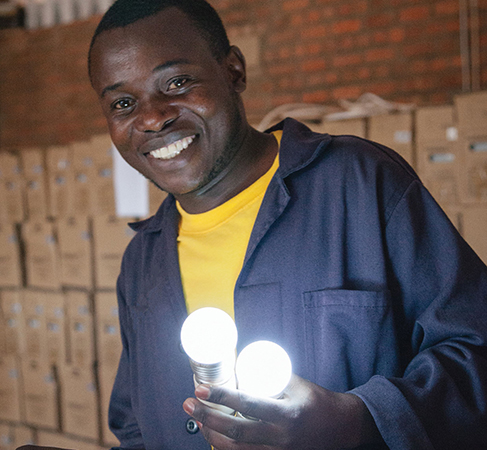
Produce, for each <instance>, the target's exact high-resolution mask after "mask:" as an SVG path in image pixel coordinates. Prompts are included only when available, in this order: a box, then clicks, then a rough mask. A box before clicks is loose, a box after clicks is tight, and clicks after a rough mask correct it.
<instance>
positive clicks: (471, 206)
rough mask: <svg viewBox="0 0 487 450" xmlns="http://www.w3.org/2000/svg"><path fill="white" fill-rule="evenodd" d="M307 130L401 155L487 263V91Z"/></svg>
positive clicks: (316, 126) (321, 124) (312, 124)
mask: <svg viewBox="0 0 487 450" xmlns="http://www.w3.org/2000/svg"><path fill="white" fill-rule="evenodd" d="M308 125H309V126H310V127H311V128H312V129H314V130H315V131H319V132H326V133H329V134H332V135H337V134H351V135H355V136H360V137H365V138H368V139H370V140H372V141H376V142H379V143H381V144H383V145H386V146H388V147H390V148H392V149H394V150H395V151H397V152H398V153H399V154H400V155H401V156H402V157H403V158H404V159H405V160H406V161H407V162H408V163H409V164H410V165H411V166H412V167H413V168H414V169H415V170H416V172H417V173H418V175H419V176H420V178H421V180H422V181H423V183H424V185H425V186H426V187H427V189H428V190H429V191H430V193H431V194H432V195H433V197H434V198H435V199H436V201H437V202H438V203H439V204H440V206H441V207H442V208H443V210H444V211H445V212H446V214H447V215H448V217H449V218H450V220H451V221H452V223H453V224H454V225H455V226H456V227H457V229H458V230H459V231H460V233H461V234H462V236H463V237H464V238H465V240H466V241H467V242H468V243H469V244H470V245H471V247H472V248H473V249H474V250H475V251H476V253H477V254H478V255H479V256H480V257H481V259H482V260H483V261H484V262H486V263H487V91H486V92H476V93H470V94H462V95H458V96H456V97H455V99H454V102H453V104H452V105H441V106H431V107H420V108H416V109H414V110H412V111H410V112H405V111H399V112H395V113H388V114H380V115H372V116H370V117H362V118H353V119H347V120H339V121H330V120H327V118H326V117H325V118H324V120H323V121H322V122H321V123H319V124H316V123H311V124H308Z"/></svg>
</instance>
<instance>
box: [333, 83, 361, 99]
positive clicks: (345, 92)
mask: <svg viewBox="0 0 487 450" xmlns="http://www.w3.org/2000/svg"><path fill="white" fill-rule="evenodd" d="M360 94H362V89H361V88H360V87H359V86H344V87H340V88H336V89H333V91H332V97H333V98H334V99H337V100H338V99H356V98H358V97H360Z"/></svg>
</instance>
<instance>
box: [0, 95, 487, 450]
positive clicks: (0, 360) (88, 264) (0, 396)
mask: <svg viewBox="0 0 487 450" xmlns="http://www.w3.org/2000/svg"><path fill="white" fill-rule="evenodd" d="M311 126H312V128H315V129H316V130H317V131H325V132H328V133H330V134H353V135H357V136H361V137H366V138H369V139H372V140H375V141H377V142H380V143H382V144H385V145H388V146H390V147H391V148H393V149H395V150H396V151H398V153H400V154H401V155H402V156H403V157H404V158H405V159H406V160H407V161H408V162H409V163H410V164H411V165H412V166H413V167H414V168H415V169H416V170H417V172H418V173H419V175H420V177H421V179H422V180H423V182H424V183H425V185H426V187H427V188H428V189H429V190H430V192H431V193H432V195H433V196H434V197H435V198H436V200H437V201H438V203H439V204H440V205H441V206H442V207H443V209H444V210H445V211H446V213H447V214H448V215H449V217H450V218H451V220H452V222H453V223H454V224H455V226H456V227H457V228H458V229H459V230H460V232H461V233H462V234H463V236H464V237H465V238H466V240H467V241H468V242H469V243H470V244H471V246H472V247H473V248H474V250H476V252H477V253H478V254H479V256H480V257H481V258H483V260H484V261H486V262H487V236H486V234H487V92H479V93H473V94H466V95H461V96H458V97H457V98H456V99H455V102H454V104H453V105H444V106H435V107H423V108H418V109H416V110H414V111H411V112H399V113H394V114H393V113H391V114H383V115H375V116H372V117H368V118H354V119H351V120H342V121H327V120H324V121H323V122H322V123H321V124H319V125H318V124H316V123H314V124H311ZM111 149H112V147H111V142H110V140H109V138H108V136H106V135H102V136H95V137H93V139H91V140H90V141H89V142H77V143H74V144H73V145H70V146H62V147H61V146H57V147H51V148H47V149H33V148H31V149H21V150H18V151H16V152H8V151H2V152H0V306H1V308H0V405H1V407H0V450H4V449H5V450H7V449H8V450H10V449H14V448H16V447H17V446H19V445H22V444H24V443H29V442H35V443H37V444H39V445H50V446H58V447H66V448H77V449H81V450H84V449H85V448H86V449H89V450H95V449H99V448H100V447H108V446H111V445H117V441H116V439H115V437H114V436H113V435H112V434H111V433H110V431H109V430H108V426H107V412H108V401H109V396H110V391H111V386H112V384H113V381H114V378H115V373H116V368H117V364H118V358H119V355H120V351H121V343H120V331H119V324H118V309H117V301H116V293H115V283H116V278H117V276H118V272H119V268H120V262H121V258H122V254H123V251H124V249H125V247H126V245H127V244H128V242H129V241H130V239H131V237H132V231H131V230H130V229H129V228H128V227H127V225H126V222H127V220H126V219H118V218H117V217H116V216H115V203H114V191H113V180H112V175H113V174H112V158H111V153H110V152H111V151H112V150H111ZM163 198H164V195H163V193H161V192H159V191H157V190H156V189H155V188H153V187H152V185H151V187H150V200H151V207H150V209H151V213H153V212H154V211H155V209H156V208H157V206H158V205H159V204H160V202H161V201H162V200H163Z"/></svg>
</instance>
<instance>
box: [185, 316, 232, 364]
mask: <svg viewBox="0 0 487 450" xmlns="http://www.w3.org/2000/svg"><path fill="white" fill-rule="evenodd" d="M181 344H182V345H183V349H184V351H185V352H186V354H187V355H188V356H189V357H190V358H191V359H192V360H193V361H196V362H198V363H201V364H216V363H219V362H222V361H223V360H224V359H225V358H226V357H227V356H228V354H229V353H231V354H233V353H234V352H235V347H236V345H237V327H236V326H235V323H234V321H233V320H232V318H231V317H230V316H229V315H228V314H227V313H226V312H224V311H222V310H221V309H218V308H211V307H208V308H200V309H197V310H196V311H194V312H193V313H191V314H190V315H189V316H188V317H187V319H186V320H185V322H184V324H183V327H182V328H181Z"/></svg>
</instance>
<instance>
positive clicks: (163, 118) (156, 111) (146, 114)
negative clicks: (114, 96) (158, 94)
mask: <svg viewBox="0 0 487 450" xmlns="http://www.w3.org/2000/svg"><path fill="white" fill-rule="evenodd" d="M176 118H177V108H176V107H174V106H173V105H169V104H168V103H167V102H164V101H162V100H155V99H151V100H148V101H146V102H144V103H140V102H139V108H138V114H137V118H136V120H135V127H136V129H137V131H140V132H142V133H151V132H154V133H156V132H158V131H161V130H163V129H164V128H165V127H166V126H167V125H168V124H169V123H171V122H174V120H176Z"/></svg>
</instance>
